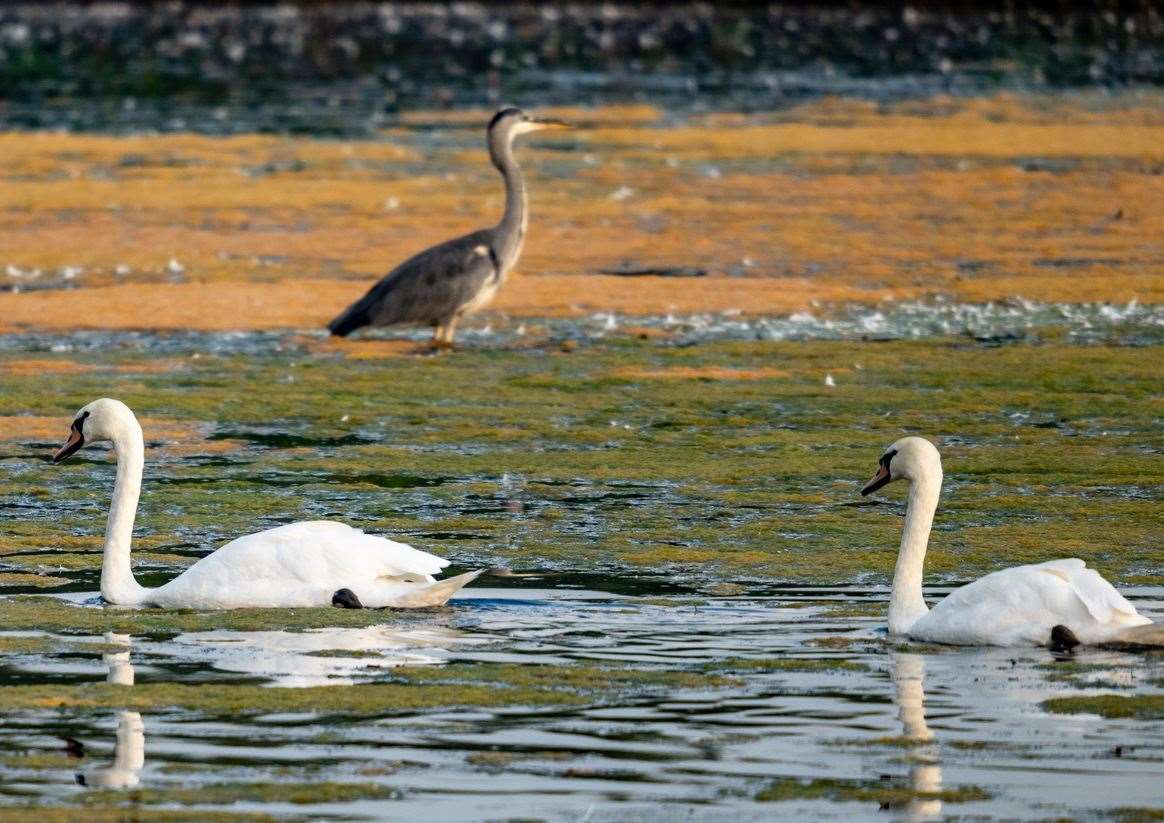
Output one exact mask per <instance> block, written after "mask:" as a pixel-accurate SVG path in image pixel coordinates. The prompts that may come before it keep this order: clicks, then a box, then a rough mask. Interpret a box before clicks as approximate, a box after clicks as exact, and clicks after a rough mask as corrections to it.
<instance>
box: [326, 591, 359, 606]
mask: <svg viewBox="0 0 1164 823" xmlns="http://www.w3.org/2000/svg"><path fill="white" fill-rule="evenodd" d="M331 605H333V606H338V607H339V608H341V609H362V608H364V604H363V603H361V602H360V598H358V597H356V593H355V592H354V591H352V590H351V589H338V590H337V591H336V593H335V594H333V595H332V596H331Z"/></svg>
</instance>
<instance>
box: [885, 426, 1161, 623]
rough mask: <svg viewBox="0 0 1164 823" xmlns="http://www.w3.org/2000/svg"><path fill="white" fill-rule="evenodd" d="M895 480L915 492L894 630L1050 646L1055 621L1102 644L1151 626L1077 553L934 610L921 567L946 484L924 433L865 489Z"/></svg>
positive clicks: (1003, 576) (891, 455) (903, 443)
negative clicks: (924, 592) (929, 604)
mask: <svg viewBox="0 0 1164 823" xmlns="http://www.w3.org/2000/svg"><path fill="white" fill-rule="evenodd" d="M897 479H905V480H908V481H909V484H910V490H909V502H908V504H907V506H906V517H905V526H904V529H903V531H902V540H901V550H900V552H899V554H898V559H897V568H896V570H895V571H894V578H893V591H892V593H891V595H890V604H889V628H890V631H891V632H892V633H894V634H903V635H907V636H909V637H912V638H914V639H917V640H925V641H929V642H933V643H950V644H957V645H972V646H1022V645H1044V644H1046V643H1047V642H1048V641H1049V639H1050V636H1051V630H1052V629H1053V628H1054V627H1055V626H1066V627H1067V628H1068V629H1070V630H1071V632H1072V633H1074V635H1075V637H1076V638H1077V639H1078V640H1079V641H1080V642H1082V643H1086V644H1099V643H1108V642H1112V641H1119V640H1121V638H1126V637H1128V634H1127V633H1128V632H1129V630H1130V629H1132V628H1134V627H1137V626H1144V625H1149V624H1151V622H1152V621H1150V620H1148V619H1147V618H1146V617H1143V616H1142V615H1140V614H1138V613H1137V612H1136V608H1135V606H1133V605H1132V604H1131V603H1129V602H1128V601H1127V599H1126V598H1125V597H1124V596H1123V595H1121V594H1120V593H1119V592H1118V591H1116V589H1115V587H1114V586H1112V585H1111V583H1109V582H1107V581H1106V580H1104V579H1103V577H1102V576H1101V575H1100V574H1099V573H1098V572H1096V571H1095V570H1094V569H1089V568H1087V565H1086V564H1085V563H1084V562H1083V561H1082V560H1079V559H1078V558H1065V559H1061V560H1050V561H1047V562H1045V563H1038V564H1034V565H1028V566H1015V567H1014V568H1009V569H1003V570H1001V571H997V572H993V573H992V574H988V575H986V576H984V577H981V578H979V579H978V580H975V581H974V582H972V583H969V584H967V585H965V586H962V587H961V588H959V589H956V590H955V591H953V592H952V593H951V594H949V595H947V596H946V598H945V599H944V600H942V601H941V602H940V603H938V604H937V605H936V606H934V607H933V609H930V608H928V607H927V606H926V604H925V600H924V599H923V597H922V567H923V564H924V562H925V554H926V547H927V544H928V541H929V534H930V528H931V525H932V522H933V516H934V512H935V511H936V509H937V505H938V497H939V495H940V493H941V484H942V463H941V456H940V455H939V454H938V450H937V449H936V448H934V445H933V444H932V443H930V442H929V441H928V440H924V439H922V438H920V437H905V438H902V439H901V440H898V441H897V442H896V443H894V444H893V445H892V446H890V447H889V449H888V450H887V451H886V453H885V455H884V456H883V457H882V459H881V468H880V469H879V471H878V473H877V475H875V476H874V478H873V480H871V481H870V482H869V484H868V485H867V486H866V487H865V488H864V489H863V490H862V493H865V494H867V493H869V492H870V491H875V490H876V489H878V488H880V487H881V486H883V485H885V484H886V483H889V482H891V481H893V480H897ZM1154 637H1155V635H1152V636H1151V637H1148V635H1145V634H1143V633H1141V634H1140V641H1138V642H1143V643H1151V642H1152V638H1154ZM1145 638H1146V640H1145Z"/></svg>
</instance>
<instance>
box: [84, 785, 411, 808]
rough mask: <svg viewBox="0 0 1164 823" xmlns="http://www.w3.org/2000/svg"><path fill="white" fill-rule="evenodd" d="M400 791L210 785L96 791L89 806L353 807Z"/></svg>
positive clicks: (377, 787)
mask: <svg viewBox="0 0 1164 823" xmlns="http://www.w3.org/2000/svg"><path fill="white" fill-rule="evenodd" d="M396 796H397V792H396V790H394V789H392V788H390V787H388V786H381V785H379V784H376V783H334V782H322V783H306V782H285V783H284V782H277V783H210V784H207V785H204V786H197V787H150V788H135V789H133V790H131V791H128V792H125V791H113V790H104V791H96V792H92V793H90V794H87V795H86V796H85V801H84V802H85V804H86V805H87V806H88V805H97V806H105V805H113V804H116V803H117V802H118V800H121V801H122V802H129V803H133V804H134V805H135V806H136V805H137V804H143V805H146V806H156V805H161V804H178V805H182V806H194V805H200V806H226V805H229V804H231V803H239V802H247V803H291V804H294V805H300V806H301V805H308V804H317V803H351V802H353V801H356V800H387V799H391V798H393V797H396Z"/></svg>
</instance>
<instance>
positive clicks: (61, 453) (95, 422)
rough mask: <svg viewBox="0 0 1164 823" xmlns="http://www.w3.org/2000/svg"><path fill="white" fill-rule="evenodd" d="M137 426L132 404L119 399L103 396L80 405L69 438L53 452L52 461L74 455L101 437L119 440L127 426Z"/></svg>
mask: <svg viewBox="0 0 1164 823" xmlns="http://www.w3.org/2000/svg"><path fill="white" fill-rule="evenodd" d="M135 426H137V418H136V417H134V415H133V412H132V411H131V410H130V408H129V406H127V405H125V404H124V403H122V402H121V401H120V400H111V399H109V398H108V397H103V398H101V399H100V400H94V401H93V402H92V403H90V404H88V405H87V406H83V407H81V410H80V411H78V412H77V416H76V417H75V418H73V424H72V425H71V426H70V427H69V439H68V440H66V441H65V445H63V446H61V447H60V448H59V449H58V450H57V453H56V454H54V455H53V462H54V463H60V462H61V461H63V460H67V459H68V458H70V457H72V456H73V454H75V453H76V452H78V451H79V450H80V449H81V447H82V446H84V445H85V444H87V443H99V442H101V441H102V440H117V439H118V438H119V437H120V436H121V435H122V434H123V433H125V432H126V431H127V430H128V429H130V428H133V427H135Z"/></svg>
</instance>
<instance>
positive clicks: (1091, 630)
mask: <svg viewBox="0 0 1164 823" xmlns="http://www.w3.org/2000/svg"><path fill="white" fill-rule="evenodd" d="M1149 622H1151V621H1149V620H1148V619H1147V618H1144V617H1142V616H1140V615H1139V614H1137V612H1136V609H1135V607H1134V606H1133V605H1132V604H1131V603H1129V602H1128V601H1127V600H1126V599H1124V597H1123V595H1121V594H1120V593H1119V592H1118V591H1116V590H1115V588H1114V587H1113V586H1112V585H1111V584H1110V583H1108V582H1107V581H1106V580H1104V579H1103V577H1101V576H1100V575H1099V574H1098V573H1097V572H1096V571H1095V570H1094V569H1089V568H1087V567H1086V566H1085V565H1084V563H1083V561H1082V560H1078V559H1075V558H1071V559H1064V560H1051V561H1049V562H1047V563H1039V564H1037V565H1031V566H1015V567H1014V568H1010V569H1002V570H1001V571H997V572H993V573H991V574H988V575H986V576H984V577H981V578H979V579H978V580H975V581H974V582H972V583H968V584H967V585H965V586H962V587H961V588H959V589H955V590H954V591H953V592H951V593H950V594H949V595H947V596H946V598H945V599H943V600H942V601H941V602H939V603H938V604H937V605H936V606H934V608H932V609H931V610H930V611H929V612H927V613H926V614H924V615H923V616H922V617H920V618H919V619H918V620H917V622H916V623H914V624H913V625H912V626H911V627H910V629H909V632H908V634H909V636H910V637H913V638H915V639H917V640H926V641H929V642H932V643H951V644H957V645H974V646H1021V645H1042V644H1045V643H1046V642H1047V638H1048V637H1050V635H1051V629H1052V628H1054V627H1055V626H1057V625H1064V626H1067V627H1068V628H1070V629H1071V630H1072V631H1073V632H1074V633H1075V636H1076V637H1078V638H1079V640H1080V641H1081V642H1083V643H1102V642H1105V641H1107V640H1110V639H1111V638H1113V637H1115V636H1116V635H1118V634H1119V633H1120V632H1122V631H1123V630H1124V629H1126V628H1129V627H1131V626H1140V625H1143V624H1145V623H1149Z"/></svg>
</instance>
